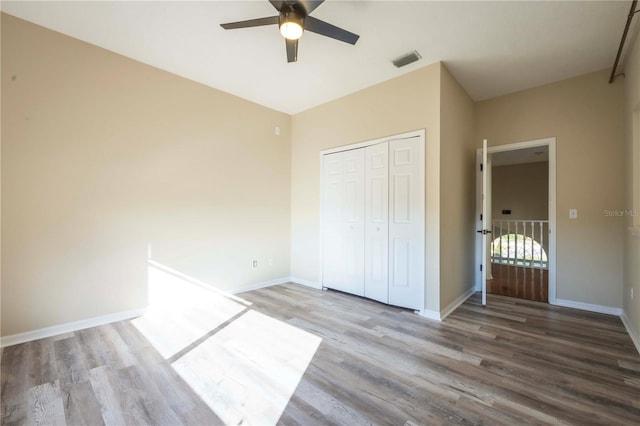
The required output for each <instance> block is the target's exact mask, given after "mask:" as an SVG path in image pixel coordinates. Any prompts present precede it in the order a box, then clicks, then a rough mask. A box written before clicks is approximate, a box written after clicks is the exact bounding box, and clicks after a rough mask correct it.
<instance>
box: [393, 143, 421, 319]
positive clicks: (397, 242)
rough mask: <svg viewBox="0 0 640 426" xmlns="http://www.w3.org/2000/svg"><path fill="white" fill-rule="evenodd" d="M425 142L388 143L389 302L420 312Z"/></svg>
mask: <svg viewBox="0 0 640 426" xmlns="http://www.w3.org/2000/svg"><path fill="white" fill-rule="evenodd" d="M424 164H425V160H424V142H423V141H422V139H421V138H417V137H416V138H409V139H399V140H392V141H390V142H389V303H390V304H392V305H397V306H403V307H407V308H413V309H420V308H421V307H422V304H423V303H422V301H421V300H420V299H421V297H422V294H423V291H422V290H423V289H424V235H425V234H424V227H425V225H424V211H425V191H424Z"/></svg>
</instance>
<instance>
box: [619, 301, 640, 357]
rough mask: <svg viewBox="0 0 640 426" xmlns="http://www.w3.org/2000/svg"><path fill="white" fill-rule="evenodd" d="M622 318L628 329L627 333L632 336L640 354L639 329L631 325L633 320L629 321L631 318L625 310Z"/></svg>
mask: <svg viewBox="0 0 640 426" xmlns="http://www.w3.org/2000/svg"><path fill="white" fill-rule="evenodd" d="M620 319H621V320H622V323H623V324H624V327H625V328H626V329H627V333H629V336H631V340H633V344H634V345H635V347H636V350H637V351H638V353H639V354H640V333H639V332H638V330H635V329H634V328H633V327H632V326H631V321H629V318H628V317H627V314H625V313H624V311H622V315H620Z"/></svg>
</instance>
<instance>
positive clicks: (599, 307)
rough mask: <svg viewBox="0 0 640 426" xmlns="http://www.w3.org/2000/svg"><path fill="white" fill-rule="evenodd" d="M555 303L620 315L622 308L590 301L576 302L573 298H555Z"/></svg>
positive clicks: (567, 306) (566, 306)
mask: <svg viewBox="0 0 640 426" xmlns="http://www.w3.org/2000/svg"><path fill="white" fill-rule="evenodd" d="M555 305H557V306H564V307H565V308H574V309H582V310H583V311H591V312H597V313H600V314H609V315H616V316H620V315H622V308H614V307H613V306H603V305H593V304H591V303H584V302H576V301H574V300H566V299H556V303H555Z"/></svg>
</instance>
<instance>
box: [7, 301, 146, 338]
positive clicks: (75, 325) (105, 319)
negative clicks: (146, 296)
mask: <svg viewBox="0 0 640 426" xmlns="http://www.w3.org/2000/svg"><path fill="white" fill-rule="evenodd" d="M145 311H146V308H141V309H131V310H128V311H122V312H116V313H114V314H109V315H103V316H99V317H94V318H89V319H84V320H80V321H73V322H68V323H65V324H60V325H54V326H51V327H45V328H39V329H37V330H32V331H26V332H24V333H18V334H11V335H8V336H3V337H1V338H0V346H1V347H3V348H4V347H6V346H12V345H17V344H19V343H25V342H30V341H32V340H38V339H44V338H46V337H52V336H57V335H58V334H64V333H71V332H73V331H78V330H84V329H85V328H90V327H97V326H100V325H105V324H109V323H112V322H116V321H122V320H128V319H131V318H136V317H139V316H141V315H142V314H144V313H145Z"/></svg>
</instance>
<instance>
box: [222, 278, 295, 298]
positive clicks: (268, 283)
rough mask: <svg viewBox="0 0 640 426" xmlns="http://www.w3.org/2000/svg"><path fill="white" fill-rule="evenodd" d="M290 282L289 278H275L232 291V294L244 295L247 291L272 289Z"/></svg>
mask: <svg viewBox="0 0 640 426" xmlns="http://www.w3.org/2000/svg"><path fill="white" fill-rule="evenodd" d="M289 281H290V279H289V277H281V278H274V279H272V280H268V281H262V282H259V283H254V284H248V285H245V286H242V287H240V288H238V289H234V290H232V293H233V294H238V293H244V292H246V291H251V290H258V289H259V288H265V287H271V286H272V285H278V284H286V283H288V282H289Z"/></svg>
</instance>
